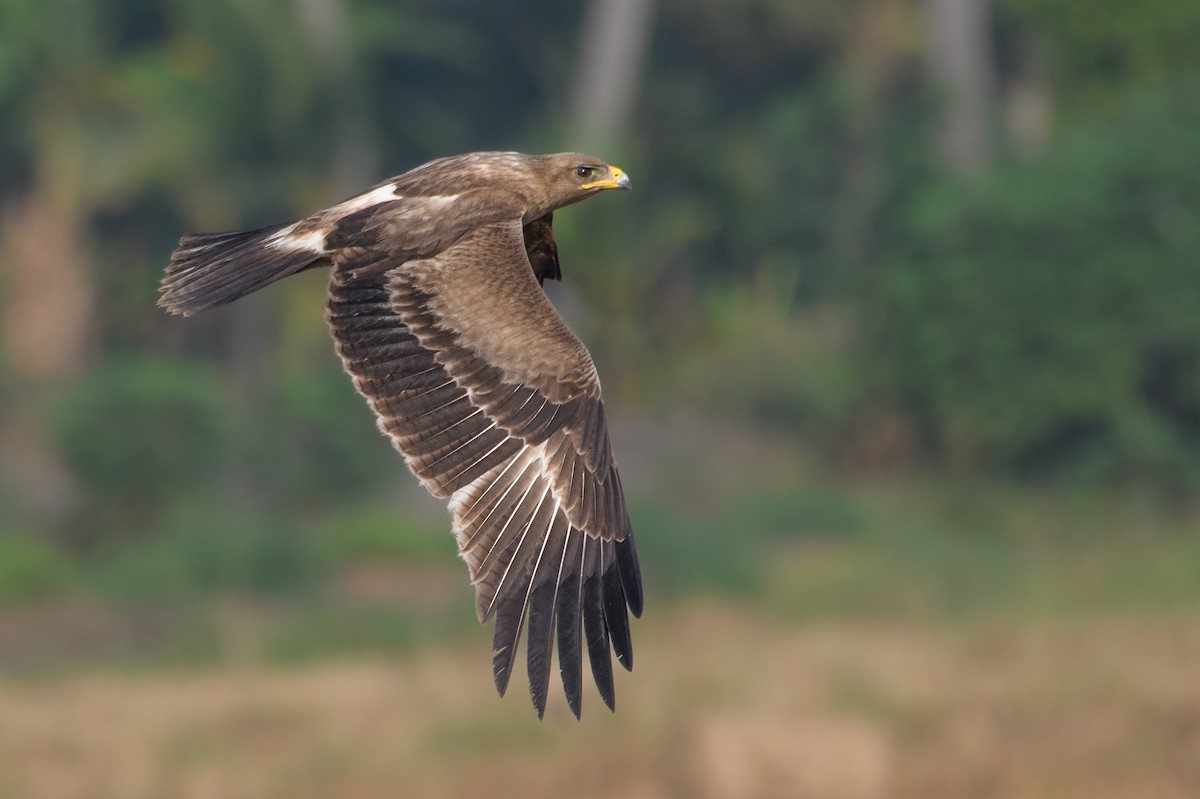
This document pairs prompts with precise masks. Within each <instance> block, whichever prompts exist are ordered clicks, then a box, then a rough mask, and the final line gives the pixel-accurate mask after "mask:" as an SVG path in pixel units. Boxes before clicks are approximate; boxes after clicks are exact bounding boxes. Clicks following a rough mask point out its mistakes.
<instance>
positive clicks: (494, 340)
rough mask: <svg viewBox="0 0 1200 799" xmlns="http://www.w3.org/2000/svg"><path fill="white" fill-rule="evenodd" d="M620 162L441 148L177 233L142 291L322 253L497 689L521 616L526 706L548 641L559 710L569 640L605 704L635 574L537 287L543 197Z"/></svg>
mask: <svg viewBox="0 0 1200 799" xmlns="http://www.w3.org/2000/svg"><path fill="white" fill-rule="evenodd" d="M629 187H630V182H629V178H628V177H627V176H626V175H625V174H624V173H623V172H622V171H621V170H620V169H618V168H617V167H615V166H610V165H608V164H606V163H604V162H603V161H601V160H599V159H597V158H592V157H589V156H586V155H581V154H579V153H559V154H555V155H523V154H520V153H472V154H469V155H460V156H455V157H451V158H442V159H439V160H436V161H432V162H430V163H428V164H425V165H423V166H420V167H417V168H416V169H413V170H412V171H410V172H406V173H405V174H403V175H400V176H399V177H395V178H392V179H391V180H388V181H385V182H383V183H381V184H379V185H378V186H376V187H375V188H373V189H371V190H369V191H367V192H366V193H364V194H360V195H358V196H357V197H352V198H351V199H349V200H346V201H345V202H341V203H338V204H337V205H335V206H333V207H331V208H327V209H325V210H323V211H318V212H316V213H315V214H313V215H311V216H309V217H306V218H305V219H302V220H300V221H299V222H293V223H291V224H287V225H275V226H272V227H266V228H260V229H258V230H245V231H237V232H232V233H212V234H198V235H190V236H184V237H183V238H182V239H180V242H179V248H178V249H177V250H175V252H174V253H173V254H172V255H171V263H170V266H168V267H167V271H166V275H165V277H164V278H163V281H162V287H161V292H162V296H161V297H160V298H159V305H161V306H162V307H164V308H166V309H167V310H168V311H170V312H172V313H177V314H183V315H185V316H186V315H189V314H192V313H195V312H197V311H202V310H204V309H206V308H212V307H214V306H217V305H222V304H224V303H227V302H230V301H232V300H235V299H237V298H238V297H241V296H243V295H244V294H247V293H249V292H251V291H254V290H256V289H259V288H262V287H263V286H265V285H267V284H268V283H271V282H272V281H275V280H278V279H280V278H282V277H287V276H288V275H291V274H293V273H295V272H299V271H301V270H303V269H308V268H310V267H317V266H330V267H332V274H331V276H330V281H329V299H328V304H327V309H326V318H327V320H328V322H329V327H330V330H331V332H332V334H333V339H334V342H335V344H336V348H337V352H338V355H340V356H341V358H342V363H343V364H344V365H345V368H346V371H347V372H349V373H350V376H351V377H352V378H353V380H354V385H355V387H356V388H357V389H358V391H359V392H360V393H361V394H362V395H363V396H364V397H366V399H367V403H368V404H369V405H370V406H371V409H372V410H373V411H375V415H376V416H377V417H378V424H379V428H380V430H382V431H383V432H384V433H385V434H386V435H387V436H389V437H390V438H391V440H392V443H393V444H394V445H395V447H396V449H398V450H399V451H400V452H401V453H402V454H403V455H404V458H405V460H406V461H407V462H408V466H409V468H411V469H412V471H413V473H414V474H415V475H416V476H417V479H419V480H420V481H421V484H422V485H424V486H425V488H426V489H428V490H429V492H430V493H432V494H433V495H434V496H436V497H441V498H443V499H447V500H449V508H450V513H451V516H452V525H453V529H454V534H455V536H456V537H457V540H458V551H459V554H460V555H461V556H462V558H463V560H465V561H466V562H467V567H468V569H469V572H470V576H471V582H472V583H473V584H474V585H475V597H476V610H477V612H478V614H479V619H480V622H481V623H482V622H486V621H487V620H488V619H489V618H491V617H492V616H495V618H496V627H495V638H494V654H493V657H492V670H493V674H494V676H495V680H496V688H497V689H498V690H499V692H500V694H501V695H502V696H503V694H504V691H505V689H506V688H507V687H508V682H509V678H510V677H511V675H512V669H513V664H514V660H515V656H516V649H517V643H518V641H519V640H520V638H521V632H522V628H523V627H524V626H525V625H526V624H527V625H528V634H527V636H526V654H527V660H528V673H529V689H530V694H531V696H532V698H533V703H534V706H535V707H536V708H537V712H538V716H539V717H541V715H542V714H543V712H544V711H545V706H546V692H547V688H548V684H549V680H550V666H551V655H552V651H553V649H554V646H555V640H556V639H557V646H558V662H559V671H560V673H561V676H562V683H563V689H564V692H565V694H566V698H567V703H568V705H569V706H570V708H571V710H572V712H573V713H574V714H575V716H576V717H578V716H579V713H580V702H581V693H582V680H583V677H582V651H583V641H584V640H586V642H587V652H588V659H589V660H590V662H591V669H592V674H593V676H594V678H595V680H596V686H597V688H598V689H599V691H600V696H601V697H602V698H603V699H604V702H605V703H606V704H607V705H608V706H609V708H613V707H614V695H613V675H612V660H611V656H610V647H611V650H612V651H614V652H615V653H616V655H617V661H618V662H619V663H620V664H621V665H622V666H624V667H625V668H626V669H630V668H632V666H633V650H632V645H631V642H630V635H629V617H628V613H627V609H628V612H632V613H633V615H634V616H635V617H636V616H639V615H641V611H642V585H641V574H640V570H639V567H638V560H637V552H636V550H635V549H634V544H633V533H632V530H631V528H630V524H629V514H628V511H627V510H626V508H625V498H624V495H623V493H622V490H621V479H620V477H619V476H618V474H617V464H616V461H615V460H614V458H613V453H612V449H611V447H610V445H609V440H608V428H607V424H606V423H605V419H604V405H603V403H602V402H601V397H600V381H599V379H598V377H597V375H596V367H595V365H594V364H593V363H592V358H591V356H590V355H589V354H588V351H587V349H586V348H585V347H584V346H583V344H582V343H581V342H580V341H579V339H578V338H576V337H575V335H574V334H573V333H572V332H571V330H570V328H568V327H567V325H566V323H565V322H563V320H562V318H561V317H560V316H559V315H558V314H557V313H556V312H555V310H554V307H553V306H552V305H551V304H550V302H549V300H548V299H547V298H546V295H545V293H544V292H543V291H542V289H541V286H540V284H541V282H542V281H543V280H545V279H546V278H550V279H552V280H558V279H559V278H560V276H561V273H560V270H559V262H558V251H557V248H556V246H555V242H554V233H553V230H552V228H551V214H552V212H553V211H554V210H555V209H558V208H561V207H563V206H564V205H570V204H571V203H575V202H578V201H580V200H582V199H584V198H586V197H590V196H591V195H593V194H596V193H597V192H600V191H603V190H604V189H628V188H629Z"/></svg>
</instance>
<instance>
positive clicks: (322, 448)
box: [241, 369, 403, 509]
mask: <svg viewBox="0 0 1200 799" xmlns="http://www.w3.org/2000/svg"><path fill="white" fill-rule="evenodd" d="M254 414H255V416H254V418H253V419H248V420H247V424H248V426H249V427H251V428H252V429H251V431H249V432H248V435H247V436H245V437H244V438H243V440H242V442H241V449H242V450H243V451H245V452H247V454H248V455H250V458H251V463H252V464H253V465H252V470H253V473H254V478H253V479H254V481H255V483H256V484H257V485H258V486H259V490H260V491H262V492H264V493H266V494H268V495H269V497H270V499H271V500H272V501H274V502H276V503H278V504H281V505H283V506H285V507H304V508H308V509H313V508H318V507H321V506H327V505H337V506H344V505H346V504H347V503H350V502H352V501H353V500H355V499H356V498H360V497H363V496H367V495H370V494H371V493H372V492H374V491H376V490H378V488H379V487H380V486H381V485H382V484H383V483H384V482H385V481H386V480H389V479H395V478H397V477H398V476H399V474H400V473H401V472H402V471H403V465H402V464H401V463H400V462H399V461H398V460H397V456H396V454H395V452H394V450H392V448H391V446H390V445H389V444H388V442H387V440H386V439H385V438H384V437H383V436H382V435H380V433H379V430H378V429H377V428H376V427H375V424H374V419H373V417H372V414H371V413H370V411H369V409H368V408H367V407H366V402H365V401H364V400H363V398H362V397H361V396H359V395H358V394H357V393H356V392H355V391H354V387H353V385H351V383H350V381H349V380H348V379H346V376H345V374H343V373H342V372H341V370H340V369H337V370H334V369H328V370H321V371H317V370H308V371H305V372H301V373H299V374H297V375H295V376H292V377H287V378H285V379H284V380H282V381H280V383H279V385H278V387H277V388H276V389H275V390H274V391H273V392H272V395H271V396H270V398H269V399H268V400H267V402H266V403H264V404H262V405H260V407H259V408H258V409H257V410H255V411H254ZM259 414H262V415H261V416H259Z"/></svg>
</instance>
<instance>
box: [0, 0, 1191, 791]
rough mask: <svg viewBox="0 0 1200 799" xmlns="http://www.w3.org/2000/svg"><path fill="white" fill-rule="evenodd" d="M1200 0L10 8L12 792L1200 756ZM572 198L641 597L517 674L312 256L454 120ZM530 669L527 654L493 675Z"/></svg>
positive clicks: (264, 1) (930, 783)
mask: <svg viewBox="0 0 1200 799" xmlns="http://www.w3.org/2000/svg"><path fill="white" fill-rule="evenodd" d="M1197 41H1200V4H1198V3H1196V2H1195V0H1142V2H1138V3H1129V2H1118V0H1089V1H1088V2H1084V1H1083V0H743V2H739V3H729V2H725V1H724V0H688V2H684V0H659V1H658V2H652V0H589V2H580V3H563V2H558V1H557V0H537V1H536V2H529V3H524V4H520V5H517V4H510V3H503V4H500V3H489V2H485V1H484V0H442V2H433V0H427V1H426V2H409V3H394V2H386V0H157V2H156V1H155V0H0V796H6V797H7V796H12V797H35V798H40V797H47V798H49V799H76V798H78V799H93V798H95V799H100V798H102V797H103V798H107V797H121V798H122V799H142V798H143V797H144V798H145V799H151V798H152V797H185V798H188V797H197V798H200V797H221V798H222V799H250V798H252V797H253V798H254V799H259V798H260V797H262V798H265V797H283V796H287V797H318V796H319V797H326V798H327V799H351V798H352V797H353V798H354V799H365V798H368V797H392V796H429V797H460V796H463V795H466V792H468V791H480V792H482V791H486V792H487V793H488V794H489V795H491V796H495V797H518V796H519V797H529V796H543V795H546V796H549V795H565V794H566V793H567V792H568V791H569V792H570V793H571V795H574V796H580V797H599V796H609V795H616V794H620V795H624V796H629V797H636V798H637V799H655V798H657V797H675V796H687V797H701V799H703V798H704V797H722V798H725V797H743V798H745V799H750V797H813V798H815V799H876V798H882V797H889V798H891V797H913V798H914V799H916V798H918V797H919V798H920V799H938V797H972V798H973V799H986V798H987V797H1022V798H1026V799H1027V798H1030V797H1088V798H1089V799H1117V798H1118V797H1122V798H1131V797H1147V796H1154V797H1159V798H1160V799H1161V798H1163V797H1166V798H1167V799H1170V798H1171V797H1195V796H1197V795H1200V681H1198V680H1197V679H1196V676H1197V674H1200V502H1198V501H1197V488H1198V487H1200V312H1198V311H1200V255H1197V253H1200V146H1198V145H1200V48H1198V47H1197V46H1196V42H1197ZM477 149H515V150H521V151H526V152H545V151H556V150H566V149H580V150H585V151H593V152H595V153H596V154H597V155H599V156H601V157H604V158H605V159H607V160H609V161H611V162H614V163H617V164H620V165H621V166H622V167H623V168H625V169H626V170H627V171H628V172H629V173H630V175H631V176H632V178H633V183H634V186H635V190H634V191H633V192H632V193H631V194H629V195H625V194H621V196H615V194H613V195H605V196H603V197H601V198H598V199H596V200H593V201H592V202H589V203H587V204H585V205H582V206H578V207H574V208H571V209H568V210H566V211H564V212H562V213H560V214H558V215H556V219H555V224H556V230H557V233H558V240H559V246H560V252H561V255H562V260H563V271H564V275H565V280H564V282H563V284H561V285H554V286H548V287H547V289H548V291H549V292H550V293H551V296H552V299H554V301H555V303H556V304H557V306H558V307H559V308H560V309H561V311H562V313H563V314H564V316H566V317H567V318H568V320H569V321H570V322H571V324H572V325H573V326H574V327H575V329H576V330H577V331H578V332H579V333H580V335H581V337H582V338H583V339H584V341H585V342H586V343H587V345H588V346H589V347H590V348H591V351H592V353H593V354H594V356H595V358H596V360H597V363H598V366H599V369H600V372H601V374H602V375H603V378H604V381H605V391H606V397H607V401H608V406H609V414H610V419H611V421H612V426H613V438H614V444H615V447H616V452H617V454H618V458H619V461H620V463H621V466H622V471H623V473H624V475H625V479H624V482H625V485H626V488H627V493H628V495H629V499H630V503H631V512H632V515H633V519H634V527H635V529H636V530H637V533H638V536H639V538H638V543H639V549H640V550H641V554H642V560H643V564H644V565H643V568H644V570H645V579H646V583H647V588H648V591H649V598H648V601H647V611H646V615H645V618H644V619H643V620H642V621H640V622H638V623H637V624H636V625H635V627H634V640H635V645H636V646H635V648H636V651H637V663H636V668H635V671H634V673H633V674H632V675H625V674H621V675H619V677H618V683H617V703H618V712H617V713H616V714H615V715H610V714H608V713H607V711H605V710H604V708H603V706H602V704H601V703H600V701H599V698H598V696H597V695H596V694H595V692H594V690H593V689H590V688H589V689H588V693H586V695H585V698H584V717H583V721H582V722H581V723H577V722H575V721H574V720H573V719H572V718H571V717H570V714H569V711H567V709H566V707H565V703H564V702H563V701H562V697H561V692H557V693H555V692H552V697H551V706H550V708H549V711H548V714H547V720H546V721H544V722H541V723H538V722H537V721H536V718H535V715H534V713H533V711H532V710H531V708H530V707H529V705H528V703H527V702H526V701H525V698H524V697H523V696H522V693H523V690H522V688H521V687H515V688H514V690H513V691H512V693H511V695H510V696H509V697H508V698H506V699H505V700H503V701H501V700H498V699H497V698H496V696H495V694H494V690H493V688H492V682H491V676H490V668H489V649H490V641H491V637H490V631H485V630H482V629H480V628H479V627H478V626H477V623H476V620H475V616H474V613H473V611H472V596H471V590H470V588H469V586H468V584H467V581H466V577H465V573H466V572H465V568H464V567H463V565H462V564H461V563H460V562H458V561H457V559H456V557H455V554H454V542H453V539H452V537H451V535H450V533H449V529H448V517H447V514H446V512H445V510H444V508H443V507H442V506H441V504H440V503H437V502H435V501H433V500H431V499H429V498H428V497H426V496H425V495H424V494H423V493H422V492H421V491H420V489H419V488H418V486H417V485H416V483H415V480H413V479H412V477H411V476H410V475H409V474H408V472H407V470H406V469H405V467H404V465H403V463H402V461H401V460H400V459H399V458H398V457H397V456H395V455H394V453H393V452H392V451H391V448H390V446H389V445H388V443H387V442H386V441H385V440H383V439H382V438H381V437H380V436H379V435H378V434H377V433H376V431H375V428H374V424H373V419H372V418H371V414H370V413H369V412H368V410H367V408H366V407H365V406H364V403H363V401H362V400H361V399H360V398H359V397H357V396H356V395H355V393H354V391H353V389H352V388H351V386H350V382H349V380H348V379H346V377H345V376H344V375H343V374H342V372H341V369H340V366H339V364H338V362H337V359H336V357H335V356H334V354H333V351H332V347H331V345H330V342H329V341H328V336H327V333H326V330H325V324H324V321H323V309H322V304H323V293H324V275H323V274H314V273H305V274H302V275H300V276H297V277H296V278H293V279H291V280H288V281H285V282H284V283H282V284H279V285H275V286H272V287H270V289H268V290H265V291H263V292H261V293H259V294H256V295H254V296H252V297H250V298H247V299H246V300H244V301H241V302H239V303H237V304H235V305H233V306H230V307H228V308H224V309H220V310H218V311H214V312H212V313H208V314H204V315H202V316H200V317H196V318H192V319H187V320H183V319H178V318H168V317H166V316H165V315H164V314H163V313H161V312H160V311H159V310H158V309H156V308H155V305H154V303H155V299H156V286H157V281H158V278H159V275H160V273H161V270H162V269H163V267H164V265H165V264H166V262H167V259H168V256H169V254H170V252H171V250H172V248H173V246H174V244H175V242H176V241H177V239H178V237H179V235H180V234H182V233H184V232H191V231H210V230H222V229H232V228H245V227H255V226H261V225H266V224H269V223H273V222H280V221H287V220H291V219H295V218H298V217H299V216H302V215H305V214H307V213H309V212H311V211H313V210H315V209H318V208H323V207H326V206H328V205H330V204H331V203H333V202H335V201H337V200H339V199H342V198H344V197H346V196H349V195H351V194H354V193H356V192H358V191H360V190H361V189H364V188H366V187H367V186H369V185H371V184H374V183H375V182H377V181H379V180H382V179H383V178H386V177H387V176H390V175H393V174H397V173H400V172H403V171H405V170H407V169H409V168H411V167H413V166H415V165H417V164H419V163H421V162H423V161H426V160H428V159H430V158H434V157H438V156H442V155H448V154H454V153H459V152H465V151H469V150H477ZM514 685H515V683H514Z"/></svg>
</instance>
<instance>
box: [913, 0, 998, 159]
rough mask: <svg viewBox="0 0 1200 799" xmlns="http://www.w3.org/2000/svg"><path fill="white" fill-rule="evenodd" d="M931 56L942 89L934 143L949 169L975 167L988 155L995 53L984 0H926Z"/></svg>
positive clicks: (938, 84) (937, 80)
mask: <svg viewBox="0 0 1200 799" xmlns="http://www.w3.org/2000/svg"><path fill="white" fill-rule="evenodd" d="M925 8H926V17H927V20H928V33H927V35H926V39H927V41H928V43H929V61H930V64H931V66H932V68H933V76H934V83H935V84H936V85H937V86H938V88H939V89H941V90H942V91H943V92H944V93H945V109H944V111H943V119H942V123H941V130H940V131H939V135H938V144H939V146H940V150H941V154H942V157H943V159H945V161H946V163H947V164H948V165H949V166H950V168H951V169H954V170H955V171H958V172H963V173H974V172H979V171H980V170H981V169H982V168H983V167H984V165H986V164H987V162H988V161H989V160H990V159H991V151H992V146H991V135H990V132H991V127H992V125H991V115H992V113H993V102H992V95H993V91H994V87H995V83H996V80H995V77H994V75H993V74H992V73H993V70H994V68H995V58H994V56H993V54H992V48H991V36H992V34H991V31H992V29H991V24H990V22H991V21H990V19H989V17H988V3H987V0H925Z"/></svg>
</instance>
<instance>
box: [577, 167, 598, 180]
mask: <svg viewBox="0 0 1200 799" xmlns="http://www.w3.org/2000/svg"><path fill="white" fill-rule="evenodd" d="M595 174H596V167H594V166H580V167H575V177H577V178H579V179H580V180H587V179H588V178H590V177H593V176H594V175H595Z"/></svg>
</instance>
